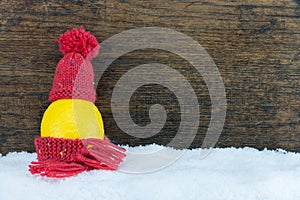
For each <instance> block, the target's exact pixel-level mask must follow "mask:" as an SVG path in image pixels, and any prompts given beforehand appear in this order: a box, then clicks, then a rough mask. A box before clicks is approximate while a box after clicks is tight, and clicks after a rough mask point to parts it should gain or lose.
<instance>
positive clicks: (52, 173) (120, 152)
mask: <svg viewBox="0 0 300 200" xmlns="http://www.w3.org/2000/svg"><path fill="white" fill-rule="evenodd" d="M82 143H83V146H84V147H83V148H81V149H80V150H79V151H78V152H77V153H76V156H75V160H73V161H72V162H61V161H52V160H45V161H38V162H31V164H30V165H29V171H30V172H31V173H32V174H40V175H41V176H46V177H51V178H66V177H70V176H74V175H77V174H79V173H81V172H83V171H90V170H93V169H102V170H117V169H118V166H119V164H120V163H121V162H122V160H123V158H124V157H125V156H126V154H125V151H126V150H125V149H123V148H121V147H119V146H117V145H115V144H113V143H111V142H110V141H109V139H108V138H107V137H105V139H104V140H99V139H95V138H89V139H84V140H82Z"/></svg>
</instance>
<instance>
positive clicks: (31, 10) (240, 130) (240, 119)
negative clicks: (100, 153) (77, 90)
mask: <svg viewBox="0 0 300 200" xmlns="http://www.w3.org/2000/svg"><path fill="white" fill-rule="evenodd" d="M299 5H300V2H299V1H293V0H240V1H231V2H230V1H227V0H226V1H225V0H207V1H202V0H199V1H183V0H178V1H170V0H159V1H154V2H151V1H139V0H130V1H129V0H128V1H127V0H122V1H121V0H120V1H116V0H104V1H86V0H83V1H80V0H79V1H68V0H65V1H58V0H53V1H50V0H49V1H48V0H47V1H33V0H23V1H22V0H21V1H19V0H18V1H17V0H12V1H7V0H1V1H0V31H1V32H0V33H1V34H0V76H1V79H0V84H1V87H0V96H1V98H0V111H1V112H0V113H1V114H0V152H1V153H4V154H5V153H7V152H10V151H23V150H25V151H34V145H33V139H34V137H36V136H38V135H39V124H40V121H41V117H42V114H43V112H44V111H45V109H46V108H47V106H48V105H49V102H48V101H47V98H48V93H49V91H50V89H51V84H52V80H53V74H54V69H55V66H56V64H57V62H58V61H59V59H60V58H61V57H62V55H61V54H60V52H59V51H58V46H57V44H56V43H55V42H54V39H55V38H57V37H59V35H60V34H61V33H63V32H64V31H65V30H67V29H71V28H73V27H79V26H80V25H83V26H84V27H85V29H87V30H89V31H91V32H92V33H93V34H94V35H95V36H96V37H97V39H98V40H99V41H100V42H101V41H103V40H105V39H107V38H108V37H110V36H112V35H114V34H117V33H120V32H122V31H124V30H128V29H132V28H138V27H149V26H151V27H152V26H157V27H165V28H171V29H174V30H177V31H180V32H182V33H184V34H186V35H188V36H190V37H192V38H193V39H194V40H196V41H197V42H199V43H200V44H201V45H202V46H203V47H204V48H205V49H206V50H207V51H208V53H209V54H210V55H211V57H212V58H213V59H214V61H215V63H216V65H217V66H218V69H219V71H220V73H221V75H222V78H223V80H224V84H225V87H226V93H227V103H228V108H227V109H228V110H227V117H226V123H225V126H224V130H223V132H222V135H221V138H220V139H219V141H218V143H217V146H218V147H226V146H236V147H243V146H250V147H256V148H258V149H263V148H265V147H267V148H270V149H276V148H283V149H286V150H290V151H298V152H299V151H300V121H299V120H300V105H299V104H300V68H299V66H300V7H299ZM154 61H155V62H158V63H163V64H166V65H168V66H171V67H172V68H174V69H176V70H178V71H179V72H180V73H182V74H183V75H184V76H185V77H186V78H187V79H188V80H189V81H190V83H191V84H192V85H193V87H194V88H195V91H196V93H197V95H198V98H199V103H200V106H201V121H200V126H199V131H198V135H197V137H196V139H195V141H194V143H193V144H192V146H191V147H199V146H201V143H202V140H203V137H204V135H205V133H206V131H207V127H208V123H209V120H210V109H211V108H210V99H209V95H208V90H207V88H206V85H205V83H204V82H203V79H202V77H201V75H200V74H197V73H196V70H195V69H194V68H193V67H192V66H191V65H190V64H189V63H187V62H186V61H185V60H183V59H182V58H181V57H179V56H177V55H174V54H171V53H169V52H164V51H158V50H151V49H144V50H138V51H135V52H131V53H128V54H126V55H124V56H122V57H121V58H119V59H118V60H116V61H115V62H114V63H113V64H112V65H111V66H110V68H109V69H108V70H107V71H106V72H105V74H104V76H103V78H102V79H101V80H100V82H99V84H98V87H97V93H98V100H97V102H96V105H97V106H98V107H99V109H100V110H101V112H102V114H103V118H104V121H105V128H106V132H107V135H108V136H109V137H110V138H112V140H113V141H114V142H117V143H122V144H130V145H139V144H148V143H153V142H155V143H158V144H167V143H168V142H169V141H170V140H171V139H172V138H173V137H174V135H175V134H176V131H177V129H178V123H179V121H180V115H179V112H180V108H179V104H178V101H177V99H176V97H175V96H174V95H173V94H172V93H171V92H170V91H169V90H168V89H167V88H164V87H161V86H158V85H146V86H144V87H142V88H140V89H138V90H137V91H136V93H135V94H134V96H133V97H132V101H131V103H130V105H131V114H132V118H133V120H134V121H135V122H136V123H138V124H140V125H145V124H147V123H149V118H148V114H147V109H148V108H149V106H150V104H152V103H161V104H162V105H164V106H165V108H166V110H167V112H168V120H167V123H166V125H165V127H164V128H163V130H162V131H161V132H160V133H159V134H157V135H156V136H153V137H151V138H147V139H139V138H134V137H131V136H129V135H127V134H126V133H123V132H122V131H121V130H120V129H119V128H118V127H117V126H116V124H115V121H114V120H113V118H112V114H111V108H110V98H111V96H110V95H111V93H112V89H113V87H114V84H115V83H116V81H117V80H118V78H120V77H121V76H122V74H124V73H125V72H126V71H127V70H129V69H130V68H132V67H134V66H137V65H139V64H144V63H149V62H154Z"/></svg>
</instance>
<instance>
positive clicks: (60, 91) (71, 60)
mask: <svg viewBox="0 0 300 200" xmlns="http://www.w3.org/2000/svg"><path fill="white" fill-rule="evenodd" d="M56 41H57V42H58V43H59V49H60V51H61V52H62V53H63V54H64V57H63V58H62V59H61V60H60V61H59V63H58V64H57V66H56V70H55V75H54V80H53V84H52V89H51V92H50V95H49V101H51V102H53V101H55V100H57V99H83V100H87V101H91V102H95V101H96V92H95V90H94V82H93V81H94V71H93V66H92V64H91V59H93V58H94V57H96V56H97V55H98V53H99V49H100V45H99V44H98V42H97V39H96V38H95V36H93V35H92V34H90V32H87V31H85V30H84V29H83V28H82V27H80V29H75V28H74V29H72V30H69V31H67V32H65V33H64V34H62V35H61V36H60V37H59V38H58V39H56Z"/></svg>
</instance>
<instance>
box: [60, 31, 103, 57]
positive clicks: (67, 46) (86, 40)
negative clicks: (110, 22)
mask: <svg viewBox="0 0 300 200" xmlns="http://www.w3.org/2000/svg"><path fill="white" fill-rule="evenodd" d="M56 42H58V43H59V49H60V51H61V52H62V53H63V54H64V55H65V54H67V53H72V52H75V53H79V54H81V55H82V56H83V57H84V58H88V59H92V58H94V57H96V56H97V55H98V53H99V49H100V45H99V44H98V42H97V39H96V38H95V36H93V35H92V34H91V33H90V32H87V31H85V30H84V29H83V28H82V27H80V29H75V28H73V29H72V30H69V31H67V32H65V33H64V34H62V35H61V36H60V38H58V39H56Z"/></svg>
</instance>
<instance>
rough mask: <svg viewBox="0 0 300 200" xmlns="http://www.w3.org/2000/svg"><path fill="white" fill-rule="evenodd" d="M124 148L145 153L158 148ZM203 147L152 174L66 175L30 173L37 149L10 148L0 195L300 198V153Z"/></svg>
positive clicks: (0, 175) (1, 160) (2, 160)
mask: <svg viewBox="0 0 300 200" xmlns="http://www.w3.org/2000/svg"><path fill="white" fill-rule="evenodd" d="M127 148H128V151H129V152H135V153H136V152H142V153H144V154H146V153H147V152H151V151H153V150H159V149H161V148H162V147H161V146H158V145H149V146H145V147H134V148H133V147H127ZM173 151H175V150H173ZM201 151H203V150H200V149H194V150H188V151H186V152H185V153H184V154H183V155H182V157H180V158H179V159H178V160H177V161H176V162H174V163H173V164H171V165H169V166H168V167H165V168H163V169H160V170H157V171H154V172H152V173H139V174H137V173H125V172H123V171H114V172H112V171H90V172H84V173H82V174H80V175H78V176H75V177H71V178H67V179H49V178H44V177H40V176H36V175H31V174H30V173H29V172H28V164H29V163H30V162H31V161H33V160H35V159H36V154H33V153H26V152H21V153H9V154H8V155H6V156H1V157H0V169H1V171H0V179H1V185H0V199H6V200H10V199H14V200H15V199H16V200H18V199H22V200H24V199H31V200H34V199H53V200H54V199H72V200H73V199H74V200H76V199H88V200H93V199H100V200H104V199H109V200H114V199H124V200H126V199H130V200H132V199H133V200H134V199H143V200H147V199H151V200H152V199H175V200H176V199H180V200H183V199H184V200H185V199H197V200H198V199H204V200H210V199H213V200H220V199H222V200H223V199H224V200H225V199H226V200H240V199H243V200H247V199H249V200H250V199H251V200H252V199H255V200H277V199H278V200H282V199H285V200H294V199H295V200H299V199H300V153H291V152H285V151H280V150H279V151H270V150H264V151H258V150H255V149H252V148H243V149H237V148H225V149H213V151H212V152H211V153H210V154H209V155H208V156H207V157H205V158H204V159H200V156H199V155H200V153H201ZM135 164H136V165H139V162H138V161H136V163H135ZM123 166H126V161H125V162H124V163H123Z"/></svg>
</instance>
